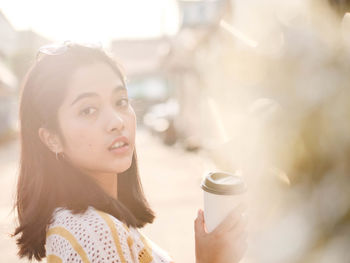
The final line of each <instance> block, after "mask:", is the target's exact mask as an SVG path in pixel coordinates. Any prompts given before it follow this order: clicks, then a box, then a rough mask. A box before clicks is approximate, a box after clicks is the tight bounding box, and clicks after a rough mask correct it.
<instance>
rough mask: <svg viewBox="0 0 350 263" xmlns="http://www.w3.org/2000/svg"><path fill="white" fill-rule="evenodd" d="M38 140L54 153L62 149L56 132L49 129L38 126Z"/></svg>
mask: <svg viewBox="0 0 350 263" xmlns="http://www.w3.org/2000/svg"><path fill="white" fill-rule="evenodd" d="M38 134H39V138H40V140H41V141H42V142H43V143H44V144H45V145H46V146H47V147H48V148H49V149H50V151H52V152H54V153H60V152H62V151H63V149H62V144H61V141H60V140H59V138H58V136H57V134H55V133H53V132H51V131H50V130H48V129H46V128H43V127H40V128H39V130H38Z"/></svg>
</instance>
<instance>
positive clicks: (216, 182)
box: [201, 172, 246, 195]
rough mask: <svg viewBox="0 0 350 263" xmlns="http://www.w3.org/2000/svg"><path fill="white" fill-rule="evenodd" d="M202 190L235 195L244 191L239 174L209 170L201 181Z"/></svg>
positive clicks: (243, 184)
mask: <svg viewBox="0 0 350 263" xmlns="http://www.w3.org/2000/svg"><path fill="white" fill-rule="evenodd" d="M201 187H202V189H203V190H204V191H206V192H209V193H212V194H217V195H236V194H241V193H244V192H245V191H246V185H245V183H244V180H243V178H242V177H241V176H237V175H234V174H231V173H227V172H210V173H208V175H207V176H205V178H204V179H203V181H202V184H201Z"/></svg>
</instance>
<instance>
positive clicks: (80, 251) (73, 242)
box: [46, 227, 90, 263]
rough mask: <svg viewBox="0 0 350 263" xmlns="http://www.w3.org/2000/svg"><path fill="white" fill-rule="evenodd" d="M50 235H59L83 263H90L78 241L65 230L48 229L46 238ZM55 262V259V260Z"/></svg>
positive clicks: (59, 228)
mask: <svg viewBox="0 0 350 263" xmlns="http://www.w3.org/2000/svg"><path fill="white" fill-rule="evenodd" d="M50 235H59V236H61V237H63V238H65V239H66V240H68V242H69V243H70V244H71V246H72V247H73V248H74V250H75V251H76V252H77V253H78V254H79V256H80V257H81V259H82V260H83V262H84V263H90V261H89V259H88V257H87V255H86V253H85V251H84V249H83V247H82V246H81V245H80V244H79V243H78V241H77V240H76V239H75V237H74V236H73V235H72V234H71V233H70V232H69V231H68V230H67V229H65V228H63V227H53V228H51V229H49V231H48V232H47V234H46V237H48V236H50ZM56 260H57V259H56ZM53 262H59V261H53Z"/></svg>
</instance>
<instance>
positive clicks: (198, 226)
mask: <svg viewBox="0 0 350 263" xmlns="http://www.w3.org/2000/svg"><path fill="white" fill-rule="evenodd" d="M194 232H195V234H196V235H203V234H205V227H204V214H203V210H202V209H199V210H198V215H197V218H196V220H195V221H194Z"/></svg>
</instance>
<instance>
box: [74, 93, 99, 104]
mask: <svg viewBox="0 0 350 263" xmlns="http://www.w3.org/2000/svg"><path fill="white" fill-rule="evenodd" d="M97 96H98V95H97V93H93V92H86V93H82V94H80V95H79V96H78V97H76V98H75V100H74V101H73V102H72V104H71V106H72V105H73V104H75V103H76V102H77V101H78V100H81V99H83V98H86V97H97Z"/></svg>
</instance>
